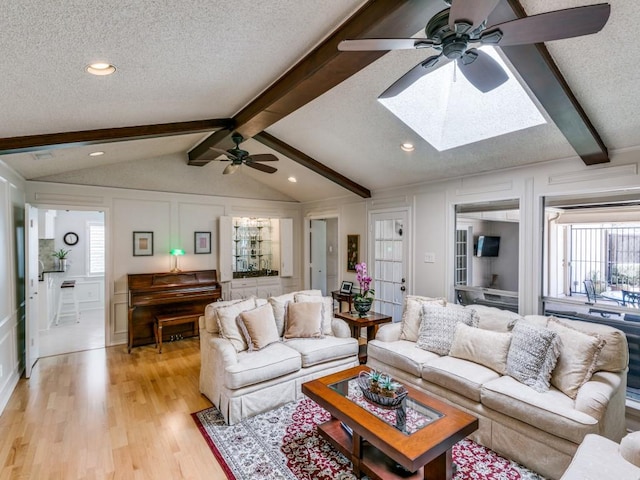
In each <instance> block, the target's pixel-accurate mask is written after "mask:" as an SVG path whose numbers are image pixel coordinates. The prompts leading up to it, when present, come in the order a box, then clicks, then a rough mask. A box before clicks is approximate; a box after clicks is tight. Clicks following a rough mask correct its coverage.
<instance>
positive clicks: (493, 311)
mask: <svg viewBox="0 0 640 480" xmlns="http://www.w3.org/2000/svg"><path fill="white" fill-rule="evenodd" d="M466 308H468V309H470V310H474V311H475V312H476V313H477V314H478V328H483V329H485V330H493V331H495V332H510V331H511V330H513V327H514V325H515V324H516V322H517V321H518V320H521V319H522V316H520V315H518V314H517V313H515V312H511V311H509V310H503V309H501V308H496V307H489V306H486V305H475V304H472V305H467V307H466Z"/></svg>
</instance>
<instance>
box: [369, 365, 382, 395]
mask: <svg viewBox="0 0 640 480" xmlns="http://www.w3.org/2000/svg"><path fill="white" fill-rule="evenodd" d="M382 377H383V375H382V372H379V371H378V370H372V371H371V373H369V382H370V387H369V389H370V390H371V391H372V392H373V393H379V392H380V379H381V378H382Z"/></svg>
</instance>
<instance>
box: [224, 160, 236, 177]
mask: <svg viewBox="0 0 640 480" xmlns="http://www.w3.org/2000/svg"><path fill="white" fill-rule="evenodd" d="M238 167H240V165H236V164H234V163H230V164H229V165H227V166H226V167H224V170H223V171H222V174H223V175H231V174H233V173H236V170H238Z"/></svg>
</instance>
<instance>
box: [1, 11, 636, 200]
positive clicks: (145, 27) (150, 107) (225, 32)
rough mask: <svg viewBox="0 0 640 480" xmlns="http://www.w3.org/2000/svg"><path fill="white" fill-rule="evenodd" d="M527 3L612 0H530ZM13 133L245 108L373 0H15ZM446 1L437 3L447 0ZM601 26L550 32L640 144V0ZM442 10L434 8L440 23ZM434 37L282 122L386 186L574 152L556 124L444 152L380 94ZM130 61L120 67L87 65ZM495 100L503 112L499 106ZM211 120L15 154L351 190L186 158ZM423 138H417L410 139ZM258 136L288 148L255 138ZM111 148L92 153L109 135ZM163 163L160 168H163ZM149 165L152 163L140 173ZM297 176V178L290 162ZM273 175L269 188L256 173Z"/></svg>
mask: <svg viewBox="0 0 640 480" xmlns="http://www.w3.org/2000/svg"><path fill="white" fill-rule="evenodd" d="M521 2H522V4H523V6H524V8H525V10H526V11H527V13H528V14H535V13H541V12H545V11H550V10H555V9H560V8H568V7H574V6H580V5H588V4H593V3H597V1H589V0H521ZM6 3H8V4H7V5H3V7H2V15H1V16H0V51H2V52H3V61H2V68H0V98H2V112H3V113H2V120H0V137H3V138H6V137H16V136H25V135H36V134H45V133H56V132H67V131H78V130H89V129H99V128H113V127H124V126H136V125H146V124H158V123H169V122H182V121H190V120H200V119H211V118H230V117H232V116H234V115H235V114H236V113H237V112H238V111H239V110H240V109H242V107H243V106H245V105H247V104H248V103H249V102H250V101H251V100H252V99H254V98H255V97H256V96H257V95H258V94H260V93H261V92H262V91H263V90H264V89H265V88H267V87H268V86H269V85H270V84H272V83H273V82H274V81H275V80H277V79H278V77H280V76H281V75H282V74H283V73H284V72H285V71H286V70H287V69H288V68H290V67H291V66H292V65H293V64H295V62H296V61H298V60H299V59H301V58H302V57H304V55H305V54H306V53H308V52H309V51H310V50H311V49H312V48H313V47H314V46H315V45H317V44H318V43H319V42H321V41H322V40H323V39H324V38H325V37H326V36H327V35H328V34H329V33H330V32H332V31H333V30H334V29H335V28H337V27H338V26H339V25H340V24H341V23H342V22H343V21H344V20H345V19H346V18H348V17H349V16H350V14H351V13H353V12H354V11H355V10H357V8H358V7H359V6H360V5H361V4H362V3H364V2H363V1H362V0H341V1H339V2H318V1H316V0H302V1H300V0H295V1H294V0H289V1H287V0H278V1H274V0H270V1H268V2H254V1H249V0H234V1H231V0H228V1H222V0H218V1H202V0H183V1H182V2H157V1H154V0H129V1H124V0H123V1H120V2H104V1H97V0H85V1H83V2H51V1H50V0H26V1H23V2H6ZM440 3H441V2H434V13H435V12H436V11H439V10H440V9H442V8H445V5H444V3H441V4H440ZM610 3H611V6H612V12H611V18H610V19H609V22H608V23H607V25H606V26H605V28H604V29H603V31H602V32H600V33H598V34H596V35H591V36H587V37H581V38H579V39H568V40H562V41H557V42H551V43H548V44H547V47H548V48H549V50H550V52H551V54H552V56H553V58H554V59H555V61H556V63H557V64H558V67H559V68H560V70H561V71H562V73H563V75H564V76H565V78H566V80H567V82H568V84H569V86H570V87H571V89H572V90H573V92H574V93H575V95H576V97H577V98H578V100H579V101H580V103H581V105H582V107H583V108H584V110H585V111H586V113H587V115H588V117H589V118H590V120H591V121H592V122H593V124H594V125H595V127H596V129H597V131H598V132H599V134H600V135H601V137H602V139H603V141H604V143H605V145H606V146H607V147H608V148H609V150H617V149H622V148H626V147H633V146H639V145H640V115H638V114H637V112H638V111H639V110H640V96H638V95H637V93H636V83H637V78H640V67H639V66H638V59H640V48H639V47H638V42H637V40H636V37H635V28H634V27H635V20H636V19H638V18H640V2H637V0H613V1H610ZM427 20H428V19H426V18H425V23H426V21H427ZM431 54H432V52H430V51H428V50H427V51H424V50H423V51H421V52H416V51H397V52H391V53H389V54H387V55H385V56H384V57H382V58H381V59H380V60H378V61H377V62H374V63H373V64H371V65H370V66H369V67H367V68H365V69H364V70H362V71H360V72H359V73H357V74H356V75H354V76H352V77H351V78H349V79H348V80H346V81H345V82H343V83H342V84H340V85H338V86H336V87H335V88H333V89H332V90H330V91H328V92H327V93H325V94H324V95H322V96H320V97H319V98H317V99H316V100H314V101H312V102H310V103H309V104H307V105H306V106H304V107H302V108H300V109H299V110H298V111H296V112H294V113H293V114H291V115H289V116H287V117H285V118H284V119H282V120H280V121H279V122H278V123H276V124H274V125H272V126H271V127H269V128H268V129H267V132H268V133H270V134H272V135H274V136H275V137H277V138H279V139H281V140H283V141H284V142H286V143H288V144H290V145H292V146H293V147H295V148H297V149H299V150H301V151H303V152H304V153H306V154H307V155H310V156H311V157H313V158H315V159H316V160H318V161H319V162H321V163H323V164H325V165H327V166H328V167H330V168H332V169H334V170H336V171H337V172H339V173H341V174H343V175H345V176H346V177H348V178H350V179H352V180H353V181H355V182H357V183H359V184H361V185H363V186H365V187H367V188H370V189H372V190H376V189H383V188H388V187H394V186H400V185H407V184H413V183H419V182H426V181H432V180H437V179H444V178H450V177H454V176H460V175H470V174H474V173H478V172H485V171H490V170H494V169H500V168H505V167H511V166H518V165H526V164H532V163H536V162H543V161H548V160H554V159H563V158H567V157H571V156H575V152H574V151H573V149H572V147H571V146H570V145H569V143H568V142H567V140H566V139H565V138H564V136H563V135H562V133H561V132H560V131H559V130H558V128H557V127H556V126H555V125H554V124H553V123H549V124H547V125H544V126H539V127H534V128H532V129H528V130H525V131H520V132H515V133H512V134H508V135H503V136H501V137H498V138H494V139H492V140H489V141H484V142H477V143H474V144H471V145H468V146H465V147H460V148H455V149H452V150H448V151H444V152H438V151H437V150H435V149H434V148H433V147H431V146H430V145H429V144H427V143H426V142H424V141H423V140H421V139H420V138H419V137H417V135H416V134H415V133H414V132H412V131H411V130H409V129H408V128H407V127H406V126H405V125H404V124H402V123H401V122H400V121H399V120H397V119H396V118H395V117H394V116H393V115H392V114H391V113H390V112H389V111H387V110H386V109H385V108H384V107H382V105H380V104H379V103H378V102H377V100H376V98H377V96H378V95H379V94H380V93H381V92H382V91H383V90H385V89H386V88H387V87H388V86H389V85H390V84H391V83H393V82H394V81H395V80H396V79H397V78H398V77H400V76H401V75H402V74H403V73H404V72H406V71H407V70H408V69H409V68H411V67H413V66H414V65H415V64H416V63H418V62H419V61H421V60H423V59H424V58H426V57H427V56H430V55H431ZM98 60H103V61H104V60H106V61H108V62H111V63H113V64H115V65H116V66H117V67H118V71H117V72H116V73H115V74H114V75H111V76H109V77H93V76H90V75H88V74H86V73H85V72H84V67H85V65H87V64H89V63H91V62H93V61H98ZM487 114H490V112H487ZM205 136H206V134H198V135H193V134H192V135H182V136H174V137H167V138H162V139H147V140H135V141H127V142H119V143H109V144H104V145H100V146H93V147H75V148H68V149H52V150H50V151H49V153H51V155H52V158H49V159H41V160H36V159H35V158H34V155H33V154H32V153H22V154H12V155H5V156H2V157H0V160H2V161H4V162H5V163H7V164H9V165H10V166H11V167H12V168H14V169H15V170H16V171H18V172H19V173H20V174H21V175H22V176H24V177H25V178H27V179H38V180H43V181H56V182H64V183H85V184H92V185H94V184H99V185H107V186H122V187H126V188H142V189H162V190H168V191H193V192H194V193H213V194H220V195H230V196H248V197H251V198H266V199H282V200H287V199H293V200H297V201H303V202H304V201H312V200H316V199H321V198H326V197H336V196H342V195H351V194H349V193H348V192H347V190H345V189H343V188H341V187H339V186H337V185H335V184H333V183H331V182H329V181H328V180H326V179H324V178H322V177H320V176H319V175H316V174H314V173H312V172H310V171H309V170H306V169H305V168H303V167H301V166H300V165H298V164H297V163H295V162H293V161H291V160H288V159H286V158H284V157H283V156H282V155H280V154H277V153H276V155H277V156H278V157H279V158H280V161H279V162H278V163H277V164H273V165H275V166H277V168H278V172H277V173H276V174H273V175H268V174H264V173H262V172H258V171H254V170H251V169H249V168H246V167H243V168H241V169H240V170H239V171H238V172H237V173H236V174H235V175H233V176H229V175H226V176H224V177H223V176H222V175H221V172H222V169H223V168H224V166H225V165H226V163H222V162H212V163H210V164H209V165H207V166H205V167H190V166H188V165H187V163H186V162H187V160H186V152H187V151H188V150H190V149H191V148H192V147H193V146H194V145H196V144H197V143H199V141H200V140H201V139H202V138H204V137H205ZM404 141H412V142H413V143H414V144H416V146H417V148H416V150H415V151H414V152H411V153H405V152H402V151H401V150H400V149H399V144H400V143H402V142H404ZM243 148H245V149H247V150H249V151H250V152H252V153H262V152H269V153H273V152H272V151H271V150H269V149H268V148H266V147H264V146H263V145H262V144H260V143H258V142H256V141H253V140H250V141H247V142H245V143H244V144H243ZM98 149H99V150H104V151H105V152H106V154H105V155H104V156H102V157H89V156H88V153H89V152H90V151H94V150H98ZM149 165H154V166H157V167H160V166H161V168H152V169H149V168H148V167H149ZM141 172H146V174H141ZM292 174H293V175H295V176H296V177H298V180H299V181H298V183H296V184H291V183H289V182H287V180H286V178H287V177H288V176H289V175H292ZM259 184H261V186H260V187H259V188H258V187H257V185H259Z"/></svg>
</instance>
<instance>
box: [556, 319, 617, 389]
mask: <svg viewBox="0 0 640 480" xmlns="http://www.w3.org/2000/svg"><path fill="white" fill-rule="evenodd" d="M547 328H549V329H550V330H553V331H554V332H557V333H558V335H559V337H560V340H561V343H560V356H559V357H558V363H557V364H556V367H555V368H554V369H553V373H552V374H551V385H553V386H554V387H556V388H557V389H558V390H560V391H561V392H563V393H565V394H566V395H567V396H569V397H571V398H574V399H575V398H576V395H577V393H578V389H579V388H580V387H581V386H582V385H584V384H585V383H586V382H587V381H588V380H589V379H590V378H591V376H592V375H593V373H594V372H595V368H596V362H597V360H598V356H599V355H600V351H601V350H602V347H604V344H605V341H604V340H603V339H602V338H601V337H600V336H599V335H595V334H588V333H583V332H581V331H579V330H576V329H575V328H572V327H569V326H567V325H565V324H563V323H560V322H559V321H558V320H557V319H555V318H553V317H552V318H550V319H549V323H548V324H547Z"/></svg>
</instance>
